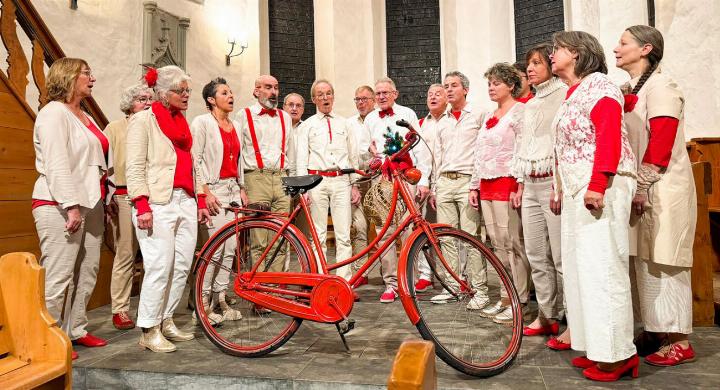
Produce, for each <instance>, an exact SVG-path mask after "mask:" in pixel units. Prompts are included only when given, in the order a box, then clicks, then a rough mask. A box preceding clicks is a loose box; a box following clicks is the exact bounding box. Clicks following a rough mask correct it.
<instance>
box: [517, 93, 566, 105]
mask: <svg viewBox="0 0 720 390" xmlns="http://www.w3.org/2000/svg"><path fill="white" fill-rule="evenodd" d="M568 96H569V95H568ZM534 97H535V95H533V93H532V92H530V94H529V95H527V96H525V97H521V98H517V99H515V101H518V102H520V103H527V102H528V101H529V100H530V99H532V98H534Z"/></svg>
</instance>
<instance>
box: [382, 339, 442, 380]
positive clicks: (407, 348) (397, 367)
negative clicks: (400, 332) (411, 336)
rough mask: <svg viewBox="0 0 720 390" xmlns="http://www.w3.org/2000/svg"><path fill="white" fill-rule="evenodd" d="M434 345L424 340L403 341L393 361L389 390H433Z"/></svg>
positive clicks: (435, 378)
mask: <svg viewBox="0 0 720 390" xmlns="http://www.w3.org/2000/svg"><path fill="white" fill-rule="evenodd" d="M436 388H437V370H436V369H435V345H434V344H433V343H431V342H430V341H425V340H408V341H404V342H403V343H402V344H401V345H400V348H399V349H398V352H397V355H395V360H394V361H393V366H392V371H390V377H389V378H388V389H389V390H435V389H436Z"/></svg>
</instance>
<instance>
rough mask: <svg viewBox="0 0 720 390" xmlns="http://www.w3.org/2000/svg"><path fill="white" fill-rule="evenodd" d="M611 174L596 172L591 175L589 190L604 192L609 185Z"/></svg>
mask: <svg viewBox="0 0 720 390" xmlns="http://www.w3.org/2000/svg"><path fill="white" fill-rule="evenodd" d="M609 176H610V175H608V174H606V173H603V172H594V173H593V174H592V176H590V184H588V191H594V192H599V193H601V194H604V193H605V190H606V189H607V186H608V179H609Z"/></svg>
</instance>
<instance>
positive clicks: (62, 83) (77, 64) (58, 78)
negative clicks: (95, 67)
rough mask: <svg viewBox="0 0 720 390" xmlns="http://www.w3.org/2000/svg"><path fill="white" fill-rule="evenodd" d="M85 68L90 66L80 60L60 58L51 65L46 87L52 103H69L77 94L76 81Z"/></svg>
mask: <svg viewBox="0 0 720 390" xmlns="http://www.w3.org/2000/svg"><path fill="white" fill-rule="evenodd" d="M83 66H87V67H88V68H89V67H90V65H88V63H87V62H86V61H85V60H83V59H80V58H68V57H65V58H60V59H59V60H57V61H55V62H53V64H52V65H50V70H49V71H48V75H47V79H46V80H45V87H46V88H47V92H48V99H49V100H50V101H58V102H69V101H70V99H72V97H73V94H74V93H75V81H76V80H77V78H78V76H80V72H81V71H82V68H83Z"/></svg>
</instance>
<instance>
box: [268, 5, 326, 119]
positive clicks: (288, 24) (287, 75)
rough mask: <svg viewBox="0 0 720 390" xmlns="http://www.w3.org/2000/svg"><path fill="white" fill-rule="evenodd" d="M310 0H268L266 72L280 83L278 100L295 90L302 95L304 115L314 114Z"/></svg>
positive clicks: (312, 31) (313, 58) (311, 10)
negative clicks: (267, 60) (268, 48)
mask: <svg viewBox="0 0 720 390" xmlns="http://www.w3.org/2000/svg"><path fill="white" fill-rule="evenodd" d="M313 14H314V12H313V0H293V1H285V0H269V1H268V19H269V33H270V73H271V74H272V75H273V76H275V77H276V78H277V79H278V81H279V83H280V101H281V102H282V99H283V98H284V97H285V95H287V94H289V93H291V92H295V93H299V94H300V95H302V96H303V97H304V98H305V114H304V115H303V118H307V117H309V116H311V115H313V114H314V113H315V105H314V104H313V103H312V101H311V100H310V86H311V85H312V83H313V81H314V80H315V38H314V36H315V35H314V31H315V29H314V23H313V20H314V19H313Z"/></svg>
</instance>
